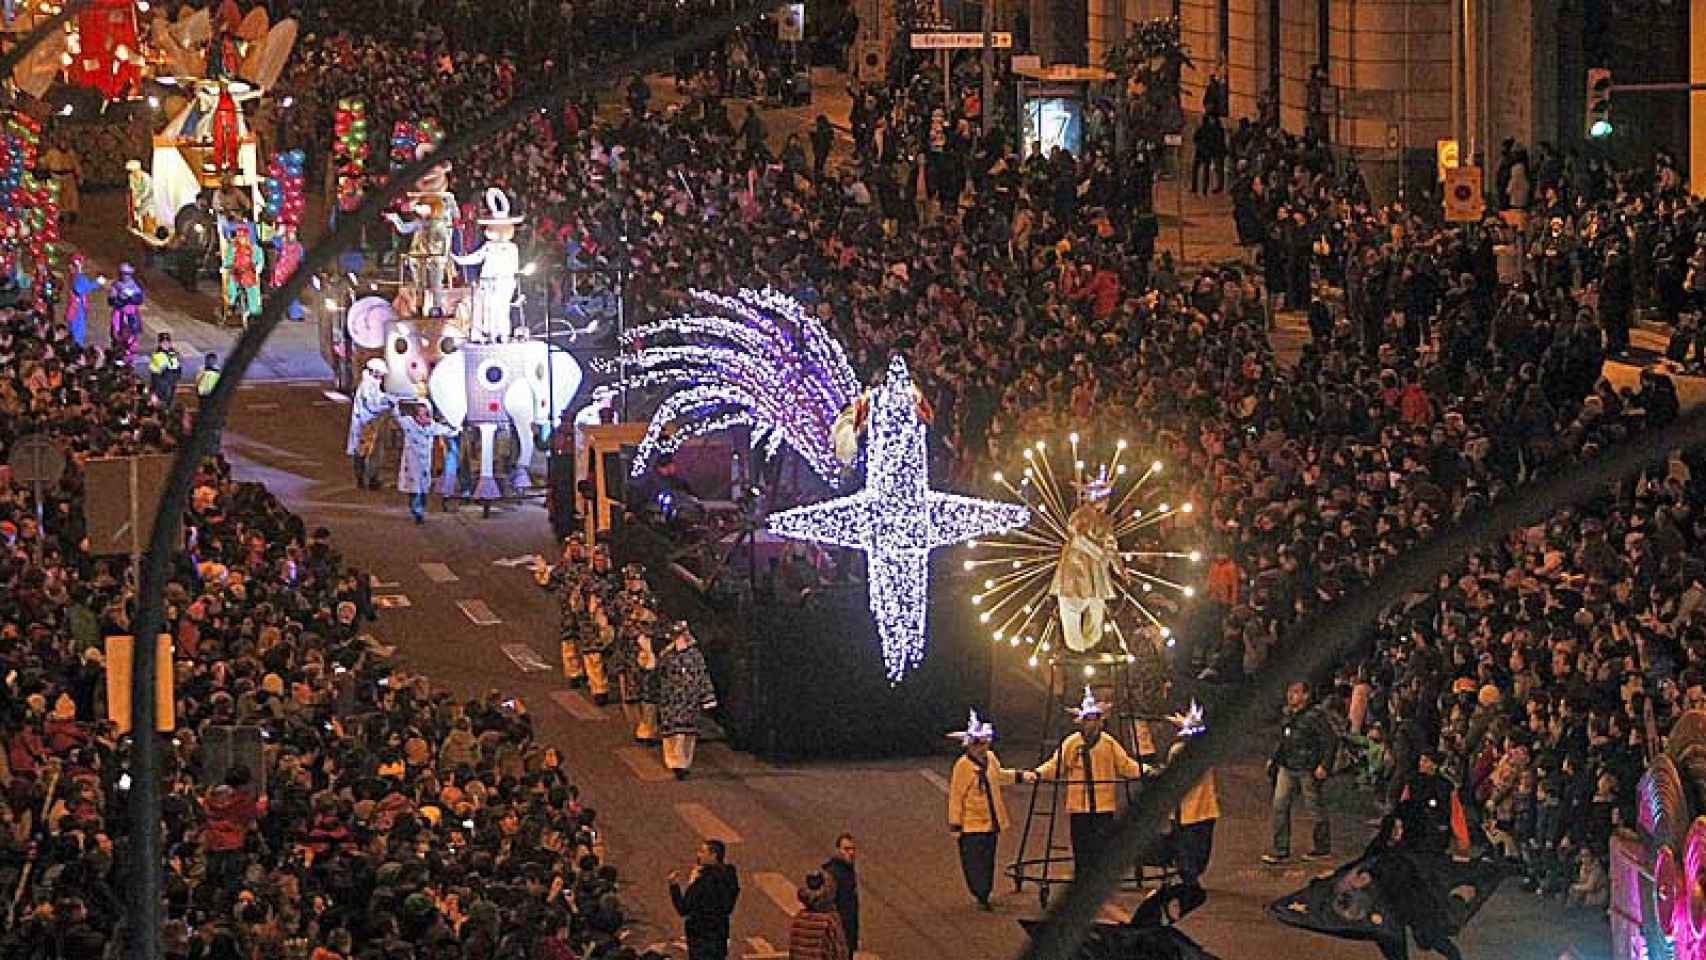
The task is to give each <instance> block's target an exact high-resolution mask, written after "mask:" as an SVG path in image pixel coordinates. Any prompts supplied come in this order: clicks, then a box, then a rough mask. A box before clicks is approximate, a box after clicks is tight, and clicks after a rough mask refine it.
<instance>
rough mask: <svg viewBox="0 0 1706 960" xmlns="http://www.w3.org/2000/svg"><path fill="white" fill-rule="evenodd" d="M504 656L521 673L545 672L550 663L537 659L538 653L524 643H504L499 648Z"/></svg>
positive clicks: (548, 668) (549, 667)
mask: <svg viewBox="0 0 1706 960" xmlns="http://www.w3.org/2000/svg"><path fill="white" fill-rule="evenodd" d="M501 649H502V650H503V652H504V656H506V657H508V658H509V659H510V661H511V662H513V663H514V664H515V665H516V666H518V667H520V668H521V672H522V673H545V672H547V671H549V670H550V669H551V665H550V664H548V663H546V662H545V661H543V660H541V659H539V654H537V653H534V652H533V648H532V647H530V646H528V645H527V644H525V643H506V644H504V645H503V647H502V648H501Z"/></svg>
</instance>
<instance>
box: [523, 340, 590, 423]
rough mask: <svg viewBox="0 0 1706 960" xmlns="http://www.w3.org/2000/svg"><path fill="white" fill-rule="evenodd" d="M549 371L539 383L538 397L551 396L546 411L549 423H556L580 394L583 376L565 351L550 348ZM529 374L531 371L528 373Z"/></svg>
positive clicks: (577, 365)
mask: <svg viewBox="0 0 1706 960" xmlns="http://www.w3.org/2000/svg"><path fill="white" fill-rule="evenodd" d="M550 364H551V366H550V370H549V372H548V373H546V374H545V378H544V379H543V380H541V381H540V387H541V390H540V392H539V395H540V396H541V397H543V396H544V395H545V394H546V392H549V393H550V394H551V409H550V410H549V411H546V414H547V417H548V420H549V422H550V423H556V422H557V418H558V417H560V416H562V415H563V411H564V410H567V409H569V404H571V403H573V402H574V399H575V395H576V394H577V393H580V389H581V380H582V379H583V377H584V376H585V374H583V373H582V372H581V365H580V362H579V361H577V360H576V359H575V358H574V356H573V355H572V354H570V353H569V352H568V351H567V350H561V349H557V348H554V347H553V348H552V349H551V351H550ZM528 372H529V373H530V374H531V373H532V371H531V370H530V371H528Z"/></svg>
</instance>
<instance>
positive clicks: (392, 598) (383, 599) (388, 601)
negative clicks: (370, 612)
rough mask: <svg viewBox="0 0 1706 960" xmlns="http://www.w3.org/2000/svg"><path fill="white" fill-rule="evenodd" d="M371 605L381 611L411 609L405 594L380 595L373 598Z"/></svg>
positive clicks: (407, 596)
mask: <svg viewBox="0 0 1706 960" xmlns="http://www.w3.org/2000/svg"><path fill="white" fill-rule="evenodd" d="M373 605H374V606H376V607H378V608H380V609H381V610H393V609H397V608H400V607H412V606H414V604H412V603H410V602H409V595H408V594H406V593H381V594H376V595H375V596H374V598H373Z"/></svg>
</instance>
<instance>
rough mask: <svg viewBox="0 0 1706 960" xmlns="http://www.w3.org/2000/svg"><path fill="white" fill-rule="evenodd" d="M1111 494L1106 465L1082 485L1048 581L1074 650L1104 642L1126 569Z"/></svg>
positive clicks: (1067, 645) (1088, 648)
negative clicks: (1120, 575) (1117, 584)
mask: <svg viewBox="0 0 1706 960" xmlns="http://www.w3.org/2000/svg"><path fill="white" fill-rule="evenodd" d="M1111 493H1113V485H1112V484H1111V483H1110V482H1109V481H1108V476H1107V472H1106V470H1105V469H1104V470H1103V472H1102V474H1101V475H1100V476H1098V477H1097V478H1096V479H1094V480H1091V481H1089V482H1088V483H1085V484H1083V485H1082V486H1080V487H1079V504H1078V509H1076V510H1074V511H1072V516H1070V517H1068V518H1067V520H1066V532H1067V534H1068V539H1067V541H1066V544H1065V545H1064V546H1062V547H1061V548H1060V564H1059V565H1058V566H1057V567H1055V571H1054V581H1053V582H1052V583H1051V584H1050V585H1049V592H1050V593H1052V594H1054V596H1055V598H1056V599H1057V601H1058V602H1059V604H1060V627H1061V631H1062V632H1063V634H1064V635H1065V641H1066V647H1067V649H1068V650H1071V651H1073V652H1074V653H1084V652H1086V651H1089V650H1093V649H1095V647H1096V645H1097V644H1098V643H1100V642H1101V641H1102V630H1103V626H1102V624H1103V622H1104V620H1105V619H1106V616H1107V611H1108V601H1109V600H1112V599H1113V598H1114V579H1113V578H1114V576H1115V574H1116V573H1121V572H1123V567H1122V564H1121V563H1120V551H1119V542H1118V541H1117V540H1116V539H1115V538H1114V520H1113V517H1111V516H1109V514H1108V496H1109V494H1111Z"/></svg>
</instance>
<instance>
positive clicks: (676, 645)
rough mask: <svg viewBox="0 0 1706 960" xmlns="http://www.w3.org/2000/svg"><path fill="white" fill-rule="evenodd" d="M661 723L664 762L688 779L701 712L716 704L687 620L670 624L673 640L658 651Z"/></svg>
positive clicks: (674, 771) (709, 674)
mask: <svg viewBox="0 0 1706 960" xmlns="http://www.w3.org/2000/svg"><path fill="white" fill-rule="evenodd" d="M658 681H659V698H658V727H659V732H661V733H662V734H663V762H664V765H665V766H667V767H669V769H670V772H672V773H674V774H675V778H676V779H677V780H685V779H687V771H688V770H689V769H691V768H692V766H693V748H694V746H695V745H696V744H697V743H698V741H699V712H700V711H701V710H711V709H714V708H715V707H716V706H717V691H716V689H715V688H713V687H712V686H711V671H710V670H709V669H708V668H707V667H706V666H705V655H704V654H702V653H700V652H699V647H698V645H697V644H696V643H695V642H694V640H693V632H692V631H691V630H689V629H688V627H687V622H686V621H684V620H678V621H676V623H675V625H674V626H673V627H671V628H670V643H669V646H667V647H665V648H664V649H663V651H662V652H661V653H659V654H658Z"/></svg>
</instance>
